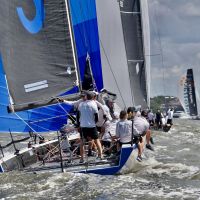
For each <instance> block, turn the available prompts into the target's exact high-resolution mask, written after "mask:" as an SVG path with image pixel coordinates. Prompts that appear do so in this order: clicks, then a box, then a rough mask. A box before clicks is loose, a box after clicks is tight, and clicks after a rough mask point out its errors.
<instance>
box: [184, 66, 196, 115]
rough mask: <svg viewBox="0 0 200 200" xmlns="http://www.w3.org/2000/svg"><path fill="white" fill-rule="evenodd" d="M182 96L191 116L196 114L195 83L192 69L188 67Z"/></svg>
mask: <svg viewBox="0 0 200 200" xmlns="http://www.w3.org/2000/svg"><path fill="white" fill-rule="evenodd" d="M184 98H185V101H186V102H187V104H188V105H187V107H188V108H189V114H190V115H191V116H197V115H198V111H197V103H196V94H195V83H194V76H193V70H192V69H188V70H187V75H186V81H185V85H184Z"/></svg>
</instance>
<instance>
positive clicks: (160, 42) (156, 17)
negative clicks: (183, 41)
mask: <svg viewBox="0 0 200 200" xmlns="http://www.w3.org/2000/svg"><path fill="white" fill-rule="evenodd" d="M154 16H155V22H156V27H157V32H156V33H157V36H158V42H159V45H160V52H161V64H162V68H163V92H164V95H166V91H165V68H164V57H163V48H162V41H161V37H160V32H159V29H158V15H157V10H156V7H155V13H154ZM165 103H166V102H165Z"/></svg>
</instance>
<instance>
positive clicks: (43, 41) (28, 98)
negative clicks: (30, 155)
mask: <svg viewBox="0 0 200 200" xmlns="http://www.w3.org/2000/svg"><path fill="white" fill-rule="evenodd" d="M31 19H32V20H31ZM0 21H1V29H0V35H1V42H0V48H1V55H2V62H3V67H4V70H5V73H6V79H7V83H8V88H9V94H10V97H11V102H12V103H13V104H14V105H15V106H20V107H21V109H24V107H25V108H29V107H30V108H31V107H33V106H34V104H38V103H41V102H43V101H47V100H50V99H51V98H52V97H56V96H58V95H60V94H62V93H64V92H66V91H69V90H71V89H72V88H74V87H75V86H76V82H77V79H78V73H77V68H76V59H75V53H74V46H73V39H72V31H71V26H70V18H69V13H68V9H67V4H66V1H65V0H60V1H54V0H48V1H43V0H37V1H36V0H35V1H19V0H4V1H2V2H1V6H0Z"/></svg>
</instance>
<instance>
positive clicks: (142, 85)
mask: <svg viewBox="0 0 200 200" xmlns="http://www.w3.org/2000/svg"><path fill="white" fill-rule="evenodd" d="M119 5H120V12H121V20H122V28H123V32H124V41H125V48H126V54H127V62H128V68H129V76H130V81H131V88H132V95H133V99H134V104H135V105H141V106H142V107H146V106H147V88H146V75H145V73H146V71H145V59H144V48H143V32H142V21H141V9H140V0H120V1H119ZM141 99H142V100H143V101H142V102H141Z"/></svg>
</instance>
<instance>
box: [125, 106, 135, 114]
mask: <svg viewBox="0 0 200 200" xmlns="http://www.w3.org/2000/svg"><path fill="white" fill-rule="evenodd" d="M130 112H132V113H133V112H137V110H136V108H135V107H128V109H127V113H130Z"/></svg>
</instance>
